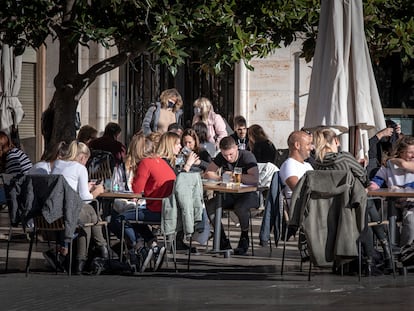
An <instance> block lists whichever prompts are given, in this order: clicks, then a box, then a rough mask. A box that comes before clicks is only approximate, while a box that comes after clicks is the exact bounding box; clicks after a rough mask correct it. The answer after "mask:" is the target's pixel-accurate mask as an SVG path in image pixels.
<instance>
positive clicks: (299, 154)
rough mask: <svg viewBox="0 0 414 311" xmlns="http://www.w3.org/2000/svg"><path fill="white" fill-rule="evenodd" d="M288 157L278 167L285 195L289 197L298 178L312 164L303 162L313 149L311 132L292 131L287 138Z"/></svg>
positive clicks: (309, 168)
mask: <svg viewBox="0 0 414 311" xmlns="http://www.w3.org/2000/svg"><path fill="white" fill-rule="evenodd" d="M288 147H289V158H287V159H286V161H285V162H283V164H282V166H281V167H280V172H279V176H280V178H281V180H282V182H283V184H284V185H285V186H286V187H285V196H286V197H287V198H288V199H290V198H291V196H292V191H293V190H294V189H295V186H296V184H297V183H298V181H299V179H300V178H301V177H302V176H303V175H304V174H305V173H306V172H307V171H309V170H313V168H312V166H311V165H310V164H309V163H308V162H305V160H306V159H308V158H309V156H310V153H311V151H312V149H313V145H312V134H311V133H309V132H307V131H294V132H292V133H291V134H290V135H289V138H288Z"/></svg>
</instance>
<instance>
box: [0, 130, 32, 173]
mask: <svg viewBox="0 0 414 311" xmlns="http://www.w3.org/2000/svg"><path fill="white" fill-rule="evenodd" d="M0 153H1V159H2V164H3V170H4V173H6V174H26V173H27V172H28V171H29V170H30V169H31V168H32V166H33V165H32V161H30V159H29V157H28V156H27V154H25V153H24V152H23V151H22V150H20V149H18V148H16V147H15V146H14V145H13V144H12V143H11V141H10V138H9V136H8V135H7V134H6V133H5V132H3V131H0Z"/></svg>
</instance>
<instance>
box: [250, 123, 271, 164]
mask: <svg viewBox="0 0 414 311" xmlns="http://www.w3.org/2000/svg"><path fill="white" fill-rule="evenodd" d="M247 132H248V136H249V150H250V151H251V152H253V154H254V156H255V157H256V160H257V162H258V163H266V162H270V163H274V162H275V159H276V148H275V145H273V143H272V142H271V141H270V140H269V137H268V136H267V135H266V133H265V131H264V130H263V128H262V127H261V126H260V125H258V124H253V125H251V126H250V127H249V129H248V130H247Z"/></svg>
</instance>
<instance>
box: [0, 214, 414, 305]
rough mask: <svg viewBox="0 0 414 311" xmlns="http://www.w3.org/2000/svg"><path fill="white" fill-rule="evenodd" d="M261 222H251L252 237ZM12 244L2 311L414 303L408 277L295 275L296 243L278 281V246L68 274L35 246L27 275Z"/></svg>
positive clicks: (0, 288)
mask: <svg viewBox="0 0 414 311" xmlns="http://www.w3.org/2000/svg"><path fill="white" fill-rule="evenodd" d="M1 217H4V216H1ZM260 221H261V220H260V218H259V217H257V218H256V219H255V220H254V231H255V235H254V236H255V239H257V236H258V234H257V232H258V231H259V228H260ZM223 222H224V223H226V220H225V219H224V221H223ZM3 227H4V218H3ZM0 234H6V232H4V231H2V232H1V233H0ZM4 237H5V236H3V238H4ZM238 237H239V230H238V229H237V228H235V227H234V226H232V231H231V242H232V245H233V246H237V241H238ZM0 238H1V236H0ZM15 241H16V242H14V243H12V245H11V249H12V251H11V253H10V264H9V271H8V272H7V273H3V271H4V261H5V253H6V245H7V243H6V242H5V240H1V244H0V245H1V249H0V269H1V271H2V273H1V274H0V306H1V307H0V309H1V310H29V309H30V310H72V309H76V310H114V308H116V309H118V310H180V311H182V310H253V309H254V310H274V309H275V306H277V308H278V310H316V309H317V310H371V309H372V310H390V309H391V308H393V309H394V308H398V309H399V310H408V309H409V308H410V310H411V305H412V303H414V298H413V297H414V295H412V292H413V289H414V277H413V275H414V272H413V273H411V274H410V273H409V274H408V275H407V276H402V275H399V274H397V276H396V278H395V279H394V278H393V276H392V275H384V276H379V277H362V279H361V281H360V282H359V281H358V276H357V275H345V276H340V275H334V274H332V273H331V271H330V270H329V269H328V270H324V269H316V268H313V269H312V273H311V281H308V267H309V265H308V264H307V263H305V264H304V266H303V272H300V271H299V253H298V251H297V248H296V242H295V241H294V240H292V241H289V243H288V251H287V261H286V266H285V273H284V274H283V276H282V275H281V273H280V268H281V257H282V248H281V246H279V248H277V249H275V248H274V247H273V249H272V252H271V253H270V249H269V248H268V247H260V246H259V245H258V241H256V240H255V256H254V257H253V256H251V255H250V252H251V251H250V250H249V253H248V255H247V256H234V255H233V256H231V257H230V258H224V256H222V255H214V254H211V253H209V252H208V250H206V248H205V247H204V246H202V247H199V246H197V248H198V250H199V253H200V254H199V255H193V256H191V265H190V271H187V256H186V255H185V254H178V255H177V259H178V272H175V271H174V269H173V263H172V258H171V255H169V261H168V266H167V263H166V262H164V266H163V269H161V270H160V271H159V272H151V271H148V272H147V271H146V272H144V273H142V274H140V273H138V274H133V275H119V274H116V275H99V276H92V275H82V276H75V275H74V276H71V277H68V276H67V275H66V274H63V273H58V274H57V275H56V274H55V272H54V271H52V270H50V269H48V268H47V266H46V265H45V261H44V259H43V257H42V251H43V250H46V249H47V247H48V246H47V244H46V243H40V242H39V243H38V245H37V246H36V247H35V250H34V253H33V254H34V255H33V260H32V264H31V266H32V269H31V270H32V271H31V273H30V274H29V276H28V277H26V276H25V273H24V272H23V270H24V266H25V260H26V256H27V250H28V243H27V241H26V240H25V237H24V236H18V239H16V240H15ZM211 244H212V243H211V242H210V248H211Z"/></svg>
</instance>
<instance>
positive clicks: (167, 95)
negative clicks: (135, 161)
mask: <svg viewBox="0 0 414 311" xmlns="http://www.w3.org/2000/svg"><path fill="white" fill-rule="evenodd" d="M182 106H183V100H182V98H181V95H180V93H179V92H178V91H177V89H174V88H173V89H167V90H164V91H163V92H162V93H161V95H160V101H159V102H157V103H155V104H152V105H151V106H150V107H149V109H148V111H147V113H146V114H145V117H144V120H143V121H142V130H143V132H144V134H145V135H149V134H150V133H151V132H160V133H165V132H167V130H168V126H169V125H170V124H172V123H178V124H180V125H182V123H183V121H182V116H183V110H182V109H181V107H182Z"/></svg>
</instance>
